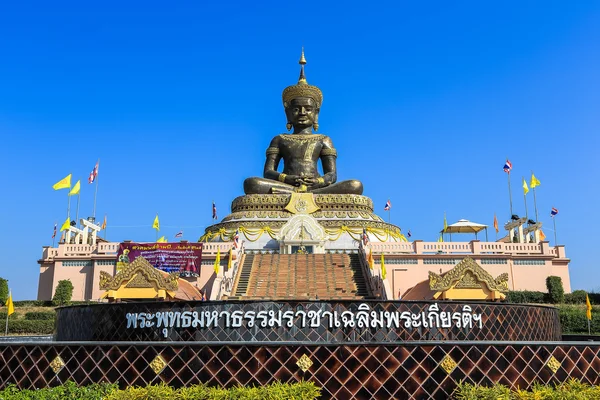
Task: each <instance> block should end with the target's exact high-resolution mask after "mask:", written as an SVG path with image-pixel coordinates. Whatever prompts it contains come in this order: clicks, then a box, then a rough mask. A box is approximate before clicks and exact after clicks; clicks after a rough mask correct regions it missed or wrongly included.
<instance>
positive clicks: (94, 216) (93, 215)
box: [92, 159, 100, 223]
mask: <svg viewBox="0 0 600 400" xmlns="http://www.w3.org/2000/svg"><path fill="white" fill-rule="evenodd" d="M97 165H98V169H97V170H96V191H95V192H94V212H93V213H92V217H93V218H94V223H96V197H97V196H98V175H100V174H99V173H98V172H99V171H100V159H98V163H97Z"/></svg>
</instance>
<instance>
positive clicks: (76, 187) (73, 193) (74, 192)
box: [69, 181, 81, 196]
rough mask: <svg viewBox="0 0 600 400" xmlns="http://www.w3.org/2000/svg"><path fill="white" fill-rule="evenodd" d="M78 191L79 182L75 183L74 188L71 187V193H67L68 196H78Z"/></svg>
mask: <svg viewBox="0 0 600 400" xmlns="http://www.w3.org/2000/svg"><path fill="white" fill-rule="evenodd" d="M79 189H81V181H77V183H76V184H75V186H73V189H71V191H70V192H69V196H74V195H76V194H79Z"/></svg>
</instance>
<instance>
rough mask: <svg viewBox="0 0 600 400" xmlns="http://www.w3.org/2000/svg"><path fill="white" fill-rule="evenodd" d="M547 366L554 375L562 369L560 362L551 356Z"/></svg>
mask: <svg viewBox="0 0 600 400" xmlns="http://www.w3.org/2000/svg"><path fill="white" fill-rule="evenodd" d="M546 365H547V366H548V368H550V369H551V370H552V372H553V373H556V371H558V369H559V368H560V361H558V360H557V359H556V358H555V357H554V356H550V358H549V359H548V361H547V362H546Z"/></svg>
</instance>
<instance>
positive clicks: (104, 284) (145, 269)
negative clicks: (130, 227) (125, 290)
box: [100, 257, 179, 291]
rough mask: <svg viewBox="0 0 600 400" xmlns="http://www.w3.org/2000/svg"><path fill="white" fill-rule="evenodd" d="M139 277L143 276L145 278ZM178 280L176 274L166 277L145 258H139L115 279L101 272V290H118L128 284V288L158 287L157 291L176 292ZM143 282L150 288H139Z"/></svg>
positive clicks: (118, 273)
mask: <svg viewBox="0 0 600 400" xmlns="http://www.w3.org/2000/svg"><path fill="white" fill-rule="evenodd" d="M139 275H143V277H140V276H139ZM178 278H179V276H178V274H177V273H176V272H173V273H170V274H169V275H166V276H165V275H163V274H162V273H161V272H160V271H159V270H157V269H156V268H154V266H153V265H152V264H150V263H149V262H148V260H146V259H145V258H144V257H138V258H136V259H135V260H134V261H133V262H132V263H131V264H129V265H128V266H126V267H125V268H123V269H122V270H121V271H119V272H117V274H116V275H115V276H114V277H113V276H112V275H111V274H109V273H107V272H104V271H100V289H101V290H118V289H119V288H120V287H121V286H122V285H123V284H124V283H125V282H127V286H128V287H154V286H156V288H157V290H160V289H164V290H167V291H176V290H177V288H178V282H177V279H178ZM142 281H145V282H147V283H148V286H138V285H142ZM131 283H133V286H129V284H131Z"/></svg>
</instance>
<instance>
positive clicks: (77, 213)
mask: <svg viewBox="0 0 600 400" xmlns="http://www.w3.org/2000/svg"><path fill="white" fill-rule="evenodd" d="M80 198H81V187H80V188H79V193H77V212H76V213H75V222H77V221H79V200H80ZM77 223H78V222H77Z"/></svg>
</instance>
